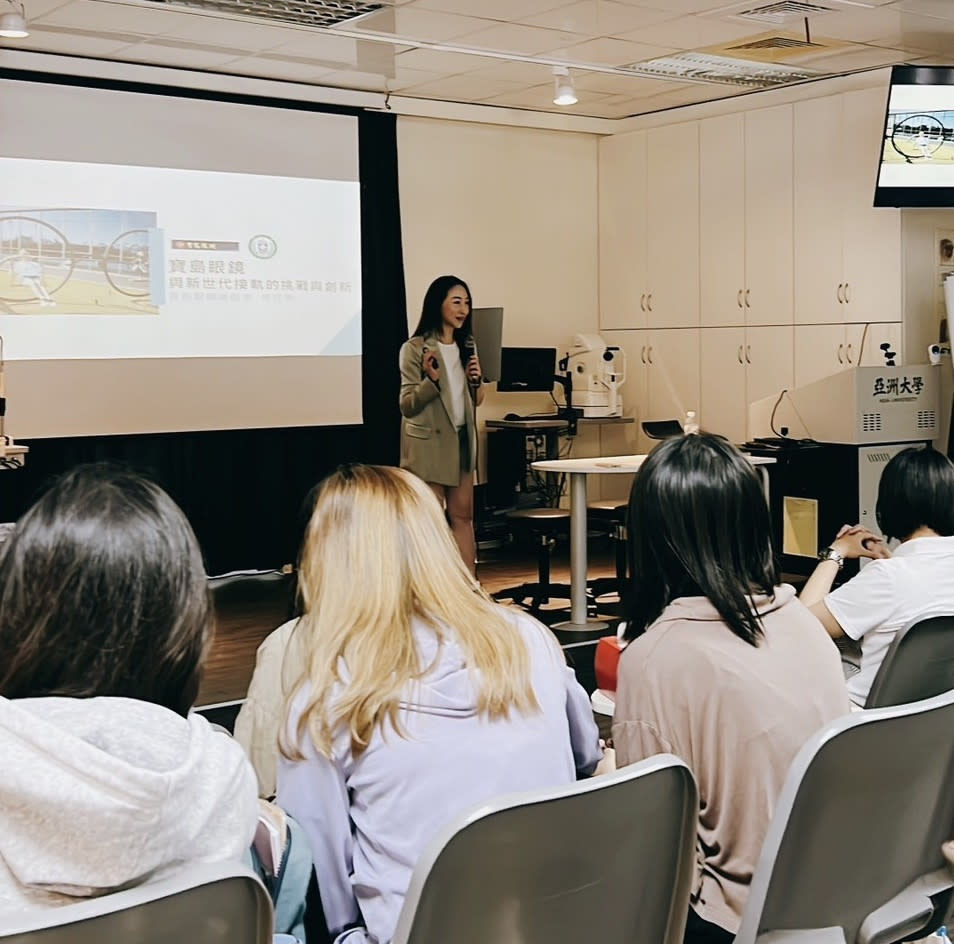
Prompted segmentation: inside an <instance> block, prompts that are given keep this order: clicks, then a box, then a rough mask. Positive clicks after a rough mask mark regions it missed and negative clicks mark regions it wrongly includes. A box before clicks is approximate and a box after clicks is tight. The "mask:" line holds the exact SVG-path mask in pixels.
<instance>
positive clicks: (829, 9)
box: [700, 0, 870, 26]
mask: <svg viewBox="0 0 954 944" xmlns="http://www.w3.org/2000/svg"><path fill="white" fill-rule="evenodd" d="M846 6H852V7H867V6H870V4H868V3H865V2H862V0H854V2H851V3H845V2H843V0H824V2H818V0H815V2H810V0H777V2H775V3H759V4H753V3H752V0H745V2H743V3H738V2H737V3H731V4H728V5H727V6H724V7H720V8H719V9H718V10H707V11H706V12H705V13H702V14H700V16H705V17H712V16H714V17H728V18H730V19H733V20H740V21H741V22H743V23H765V24H767V25H768V26H785V25H787V24H788V23H790V22H792V21H794V20H803V19H804V18H805V17H806V16H820V15H821V14H822V13H834V12H836V11H837V10H839V9H844V8H845V7H846Z"/></svg>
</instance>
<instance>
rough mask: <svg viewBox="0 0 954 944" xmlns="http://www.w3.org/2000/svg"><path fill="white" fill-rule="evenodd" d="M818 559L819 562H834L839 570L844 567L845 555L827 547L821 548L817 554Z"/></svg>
mask: <svg viewBox="0 0 954 944" xmlns="http://www.w3.org/2000/svg"><path fill="white" fill-rule="evenodd" d="M818 559H819V560H820V561H829V560H830V561H834V562H835V563H836V564H837V565H838V569H839V570H841V568H842V567H844V566H845V555H844V554H842V553H841V551H836V550H835V549H834V548H833V547H831V546H830V545H829V546H828V547H823V548H822V549H821V550H820V551H819V552H818Z"/></svg>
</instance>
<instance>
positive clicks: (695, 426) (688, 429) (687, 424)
mask: <svg viewBox="0 0 954 944" xmlns="http://www.w3.org/2000/svg"><path fill="white" fill-rule="evenodd" d="M682 431H683V432H684V433H685V434H686V435H687V436H689V435H691V434H692V433H698V432H699V423H698V421H697V420H696V411H695V410H689V411H688V412H687V413H686V418H685V419H684V420H683V421H682Z"/></svg>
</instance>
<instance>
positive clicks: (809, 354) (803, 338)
mask: <svg viewBox="0 0 954 944" xmlns="http://www.w3.org/2000/svg"><path fill="white" fill-rule="evenodd" d="M845 343H846V342H845V326H844V325H843V324H833V325H796V326H795V386H796V387H802V386H804V385H805V384H809V383H813V382H814V381H816V380H821V378H822V377H828V376H830V375H831V374H835V373H837V372H838V371H839V370H845V369H846V368H847V367H850V366H851V365H850V364H849V363H848V360H847V358H846V355H845Z"/></svg>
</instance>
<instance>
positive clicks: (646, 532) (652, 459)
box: [626, 433, 779, 646]
mask: <svg viewBox="0 0 954 944" xmlns="http://www.w3.org/2000/svg"><path fill="white" fill-rule="evenodd" d="M629 534H630V562H631V565H632V587H631V589H630V592H629V594H628V595H627V596H628V607H627V608H628V610H629V613H628V616H629V623H628V626H627V629H626V637H627V638H628V639H632V638H634V637H636V636H638V635H640V634H641V633H643V632H644V631H645V630H646V628H647V627H648V626H649V625H650V624H651V623H653V622H654V621H655V620H656V619H657V618H658V617H659V615H660V614H661V613H662V611H663V610H664V609H665V608H666V606H668V605H669V604H670V603H671V602H672V601H673V600H675V599H676V598H678V597H686V596H703V597H707V598H708V599H709V601H710V603H712V605H713V606H714V607H715V608H716V610H717V611H718V612H719V615H720V616H721V617H722V619H723V620H724V621H725V624H726V625H727V626H728V628H729V629H730V630H732V632H733V633H735V635H736V636H738V637H739V638H740V639H743V640H745V642H747V643H750V644H751V645H753V646H755V645H758V640H759V637H760V636H761V635H762V626H761V623H760V620H759V617H758V615H757V614H756V613H755V612H754V610H753V608H752V596H753V595H754V594H765V595H767V596H769V597H771V596H772V595H773V594H774V592H775V587H776V586H777V585H778V582H779V573H778V567H777V565H776V563H775V558H774V555H773V552H772V538H771V532H770V526H769V512H768V506H767V505H766V503H765V495H764V493H763V491H762V487H761V483H760V482H759V478H758V475H757V474H756V473H755V471H754V469H753V468H752V465H751V464H750V463H749V461H748V460H747V459H746V458H745V457H744V456H743V455H742V454H741V453H740V452H739V451H738V450H737V449H736V448H735V447H734V446H732V445H730V443H729V442H728V440H726V439H724V438H723V437H722V436H714V435H711V434H708V433H700V434H698V435H690V436H680V437H677V438H675V439H669V440H666V441H665V442H664V443H662V444H661V445H659V446H658V447H657V448H656V449H655V450H654V451H653V452H652V453H651V454H650V456H649V458H648V459H647V460H646V461H645V463H644V464H643V466H642V468H641V469H640V470H639V473H638V475H637V476H636V480H635V481H634V482H633V488H632V491H631V493H630V498H629Z"/></svg>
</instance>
